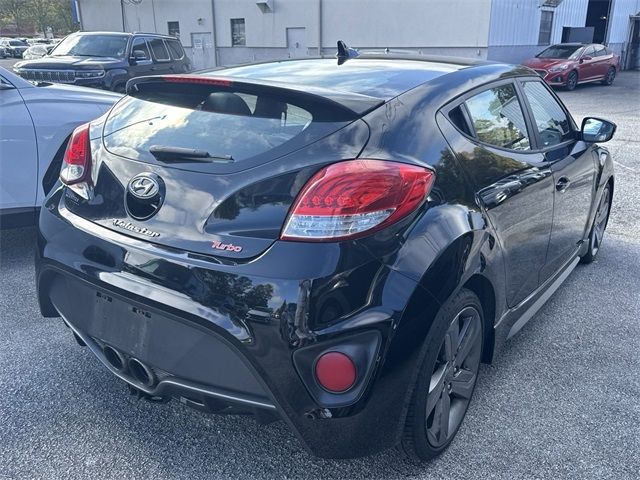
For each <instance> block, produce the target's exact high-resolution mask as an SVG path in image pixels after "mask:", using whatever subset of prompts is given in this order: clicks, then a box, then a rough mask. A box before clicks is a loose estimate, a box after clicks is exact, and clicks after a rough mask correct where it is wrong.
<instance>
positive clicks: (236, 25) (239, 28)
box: [231, 18, 247, 47]
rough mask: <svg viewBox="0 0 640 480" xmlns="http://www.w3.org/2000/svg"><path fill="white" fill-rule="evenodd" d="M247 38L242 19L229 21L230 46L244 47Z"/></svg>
mask: <svg viewBox="0 0 640 480" xmlns="http://www.w3.org/2000/svg"><path fill="white" fill-rule="evenodd" d="M246 44H247V38H246V36H245V33H244V18H232V19H231V46H233V47H244V46H245V45H246Z"/></svg>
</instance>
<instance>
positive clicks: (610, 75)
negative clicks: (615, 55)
mask: <svg viewBox="0 0 640 480" xmlns="http://www.w3.org/2000/svg"><path fill="white" fill-rule="evenodd" d="M615 79H616V69H615V68H614V67H609V70H607V74H606V75H605V76H604V78H603V79H602V84H603V85H611V84H612V83H613V81H614V80H615Z"/></svg>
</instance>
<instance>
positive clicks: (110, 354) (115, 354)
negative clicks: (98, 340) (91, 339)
mask: <svg viewBox="0 0 640 480" xmlns="http://www.w3.org/2000/svg"><path fill="white" fill-rule="evenodd" d="M102 353H103V355H104V358H106V360H107V362H109V365H111V366H112V367H113V368H115V369H116V370H117V371H118V372H124V371H125V370H126V368H127V361H126V360H125V359H124V356H123V355H122V354H121V353H120V352H119V351H118V350H116V349H115V348H113V347H110V346H109V345H105V346H104V348H103V349H102Z"/></svg>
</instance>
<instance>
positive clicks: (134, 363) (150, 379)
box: [128, 358, 156, 387]
mask: <svg viewBox="0 0 640 480" xmlns="http://www.w3.org/2000/svg"><path fill="white" fill-rule="evenodd" d="M128 366H129V373H130V374H131V376H132V377H133V378H134V379H136V380H137V381H138V382H140V383H141V384H142V385H144V386H145V387H153V385H155V383H156V376H155V374H154V373H153V372H152V371H151V369H150V368H149V367H147V366H146V365H145V364H144V363H142V362H141V361H140V360H138V359H136V358H130V359H129V362H128Z"/></svg>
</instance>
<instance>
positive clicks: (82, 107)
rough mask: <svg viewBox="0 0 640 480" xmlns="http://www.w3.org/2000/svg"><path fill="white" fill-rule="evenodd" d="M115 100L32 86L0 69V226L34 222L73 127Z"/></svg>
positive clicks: (60, 87)
mask: <svg viewBox="0 0 640 480" xmlns="http://www.w3.org/2000/svg"><path fill="white" fill-rule="evenodd" d="M119 98H120V95H117V94H114V93H110V92H100V91H97V90H91V89H88V88H80V87H74V86H71V85H53V84H46V83H40V84H38V85H34V84H33V83H30V82H27V81H26V80H24V79H22V78H20V77H18V76H17V75H15V74H14V73H12V72H10V71H8V70H6V69H4V68H2V67H0V110H1V112H2V113H1V114H0V228H7V227H15V226H25V225H33V224H34V223H35V219H36V213H37V210H38V208H39V206H40V204H41V203H42V200H43V199H44V196H45V194H46V193H48V192H49V190H51V188H52V187H53V184H54V183H55V182H56V181H57V179H58V174H59V172H60V165H61V164H62V156H63V154H64V150H65V147H66V145H67V140H68V139H69V136H70V135H71V132H72V131H73V129H74V128H75V127H77V126H78V125H79V124H81V123H85V122H87V121H89V120H92V119H94V118H96V117H99V116H100V115H102V114H103V113H104V112H105V111H106V110H107V109H108V108H109V107H111V105H112V104H113V103H114V102H115V101H116V100H118V99H119Z"/></svg>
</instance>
